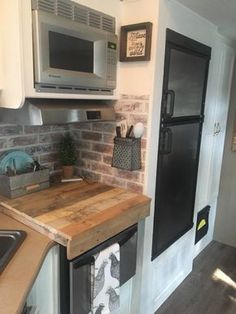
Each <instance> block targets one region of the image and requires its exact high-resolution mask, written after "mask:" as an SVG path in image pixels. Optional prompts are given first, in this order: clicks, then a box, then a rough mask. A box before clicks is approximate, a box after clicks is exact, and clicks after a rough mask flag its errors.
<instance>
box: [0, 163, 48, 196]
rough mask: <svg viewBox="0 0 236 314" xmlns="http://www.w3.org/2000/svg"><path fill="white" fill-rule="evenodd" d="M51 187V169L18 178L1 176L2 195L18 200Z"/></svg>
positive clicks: (17, 176)
mask: <svg viewBox="0 0 236 314" xmlns="http://www.w3.org/2000/svg"><path fill="white" fill-rule="evenodd" d="M48 187H49V169H47V168H44V169H41V170H38V171H35V172H28V173H23V174H18V175H16V176H11V177H9V176H6V175H0V194H1V195H3V196H6V197H8V198H16V197H19V196H22V195H25V194H29V193H33V192H36V191H40V190H43V189H46V188H48Z"/></svg>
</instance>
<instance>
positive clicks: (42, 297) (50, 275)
mask: <svg viewBox="0 0 236 314" xmlns="http://www.w3.org/2000/svg"><path fill="white" fill-rule="evenodd" d="M27 306H33V307H34V308H35V314H36V313H37V314H59V313H60V311H59V246H58V245H56V246H54V247H53V248H52V249H51V250H50V251H49V252H48V254H47V256H46V258H45V260H44V263H43V265H42V268H41V270H40V272H39V274H38V276H37V278H36V281H35V283H34V285H33V287H32V290H31V292H30V294H29V296H28V299H27Z"/></svg>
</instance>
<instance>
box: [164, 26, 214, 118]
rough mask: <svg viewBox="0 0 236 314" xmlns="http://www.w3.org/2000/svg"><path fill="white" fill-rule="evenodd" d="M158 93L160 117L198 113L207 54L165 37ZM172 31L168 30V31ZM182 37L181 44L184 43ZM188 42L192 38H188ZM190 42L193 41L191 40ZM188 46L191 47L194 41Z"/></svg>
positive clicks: (180, 116) (206, 66)
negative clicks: (163, 60) (162, 75)
mask: <svg viewBox="0 0 236 314" xmlns="http://www.w3.org/2000/svg"><path fill="white" fill-rule="evenodd" d="M168 34H169V33H168V32H167V43H166V52H165V73H164V82H163V97H162V119H163V120H168V119H175V118H182V119H186V118H187V117H195V118H196V117H201V116H202V115H203V112H204V101H205V93H206V81H207V74H208V67H209V56H208V55H204V54H201V53H199V52H198V51H196V50H197V48H198V46H199V43H197V44H195V45H196V47H195V50H190V49H189V47H188V46H187V47H181V46H179V45H177V43H175V42H173V41H170V39H168V38H169V37H171V39H172V36H168ZM171 34H172V32H171ZM186 42H188V41H185V42H184V44H185V45H186ZM190 43H192V41H191V42H190ZM193 43H195V42H194V41H193ZM192 46H193V47H192ZM192 46H191V48H194V44H193V45H192Z"/></svg>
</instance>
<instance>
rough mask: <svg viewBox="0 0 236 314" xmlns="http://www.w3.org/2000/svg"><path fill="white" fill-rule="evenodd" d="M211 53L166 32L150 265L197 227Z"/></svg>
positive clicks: (200, 45) (196, 44)
mask: <svg viewBox="0 0 236 314" xmlns="http://www.w3.org/2000/svg"><path fill="white" fill-rule="evenodd" d="M210 53H211V49H210V48H209V47H206V46H204V45H202V44H201V43H198V42H195V41H193V40H191V39H189V38H186V37H184V36H182V35H179V34H177V33H175V32H173V31H170V30H167V42H166V56H165V69H164V82H163V97H162V108H161V125H160V138H159V152H158V166H157V178H156V198H155V216H154V230H153V249H152V259H154V258H155V257H156V256H158V255H159V254H160V253H161V252H163V251H164V250H165V249H166V248H167V247H169V246H170V245H171V244H172V243H174V242H175V241H176V240H177V239H178V238H180V237H181V236H182V235H183V234H184V233H186V232H187V231H188V230H190V229H191V228H192V226H193V210H194V202H195V191H196V180H197V170H198V160H199V150H200V142H201V131H202V124H203V118H204V102H205V94H206V84H207V74H208V67H209V59H210Z"/></svg>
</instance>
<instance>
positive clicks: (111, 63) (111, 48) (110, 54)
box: [107, 41, 117, 87]
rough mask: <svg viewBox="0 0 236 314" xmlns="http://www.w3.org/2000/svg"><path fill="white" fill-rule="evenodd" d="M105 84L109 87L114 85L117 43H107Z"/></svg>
mask: <svg viewBox="0 0 236 314" xmlns="http://www.w3.org/2000/svg"><path fill="white" fill-rule="evenodd" d="M107 45H108V47H107V83H108V85H109V86H110V87H115V84H116V64H117V43H114V42H110V41H108V43H107Z"/></svg>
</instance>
